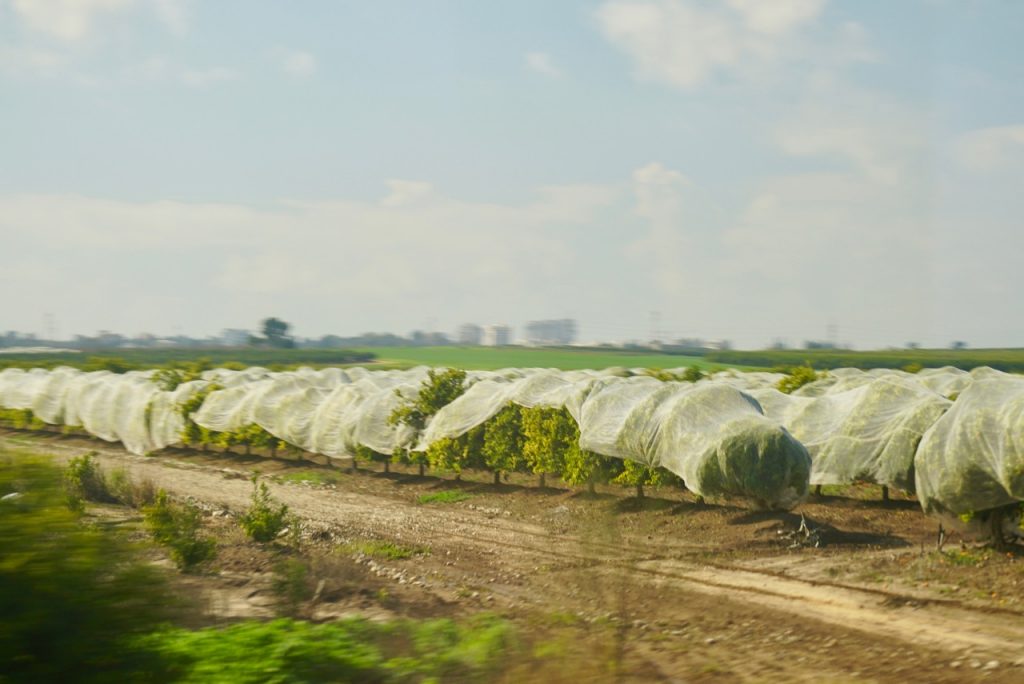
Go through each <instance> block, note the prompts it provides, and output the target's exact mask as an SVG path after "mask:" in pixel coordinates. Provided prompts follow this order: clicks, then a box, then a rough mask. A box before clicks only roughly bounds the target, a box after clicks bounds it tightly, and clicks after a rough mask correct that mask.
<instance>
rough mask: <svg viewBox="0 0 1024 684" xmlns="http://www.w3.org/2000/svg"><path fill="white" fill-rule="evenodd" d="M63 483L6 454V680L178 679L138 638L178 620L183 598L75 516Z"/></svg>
mask: <svg viewBox="0 0 1024 684" xmlns="http://www.w3.org/2000/svg"><path fill="white" fill-rule="evenodd" d="M62 480H63V472H62V469H60V468H58V467H56V466H55V465H54V464H53V463H51V462H50V461H48V460H44V459H42V458H41V457H36V456H31V455H22V454H19V455H18V456H17V458H9V457H8V456H7V455H6V454H4V453H3V452H2V451H0V559H2V560H0V606H2V611H0V663H2V664H0V681H3V682H94V683H97V684H98V683H100V682H106V683H109V682H117V681H122V682H131V681H135V682H167V681H173V680H174V678H173V677H172V676H171V675H170V673H169V672H168V667H167V664H166V663H165V661H164V660H163V658H161V657H159V653H158V651H159V648H158V646H157V645H156V644H151V645H145V646H142V645H140V644H139V643H138V639H139V638H141V637H143V636H144V635H147V634H150V633H152V632H153V631H154V630H156V629H158V628H159V627H160V625H161V623H165V622H166V621H167V620H170V619H173V618H174V617H175V613H176V612H177V606H176V605H175V603H176V599H175V596H174V595H173V594H172V593H171V591H170V590H169V588H168V586H167V584H166V582H165V581H164V579H163V577H162V574H161V573H160V572H159V570H158V569H157V568H154V567H152V566H151V565H149V564H148V563H146V562H145V560H144V559H143V558H140V557H139V556H138V554H137V549H136V547H135V546H134V545H132V544H131V543H130V542H129V541H128V540H127V539H125V538H124V537H123V536H121V535H120V534H117V533H116V532H115V531H114V530H111V529H107V528H98V527H96V526H92V525H83V524H82V523H81V521H80V519H79V518H78V516H76V515H75V514H74V513H72V512H71V511H69V510H68V509H67V506H66V505H65V503H66V501H65V498H66V492H65V491H64V488H63V482H62ZM14 493H17V494H19V497H18V498H16V499H14V498H11V499H8V500H6V501H4V500H2V497H4V496H5V495H8V494H14Z"/></svg>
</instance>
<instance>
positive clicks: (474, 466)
mask: <svg viewBox="0 0 1024 684" xmlns="http://www.w3.org/2000/svg"><path fill="white" fill-rule="evenodd" d="M466 389H467V387H466V372H465V371H462V370H457V369H447V370H431V371H429V372H428V374H427V378H426V379H425V380H424V382H423V386H422V387H421V388H420V392H419V394H418V395H417V396H416V397H412V398H408V399H406V400H405V402H404V403H403V404H402V405H400V406H399V407H398V408H396V409H395V411H394V412H393V413H392V414H391V416H390V418H389V422H390V423H391V424H392V425H406V426H409V427H411V428H413V429H414V430H415V431H416V433H417V435H418V434H419V433H420V432H421V431H422V430H423V429H424V428H425V427H426V424H427V421H428V420H429V419H430V417H431V416H433V415H434V414H436V413H437V412H438V411H440V410H441V409H442V408H444V407H445V406H447V405H448V404H450V403H451V402H452V401H454V400H455V399H457V398H458V397H459V396H461V395H462V393H463V392H465V391H466ZM579 440H580V431H579V426H578V425H577V424H576V421H575V420H574V419H573V418H572V416H571V415H569V412H568V411H567V410H565V409H564V408H557V409H556V408H540V407H537V408H526V407H522V406H518V405H515V404H509V405H508V406H505V407H504V408H503V409H502V410H501V411H499V412H498V413H497V414H496V415H495V416H494V417H492V418H491V419H490V420H488V421H486V422H485V423H483V424H482V425H478V426H476V427H474V428H472V429H471V430H469V431H468V432H466V433H465V434H463V435H461V436H459V437H454V438H445V439H441V440H438V441H436V442H434V443H433V444H431V445H430V446H429V447H427V449H426V450H425V451H413V450H399V451H397V452H396V453H395V454H394V455H392V456H387V455H385V454H378V453H375V452H373V451H371V450H369V449H365V448H364V449H362V450H361V453H360V454H357V457H364V458H368V459H370V460H374V461H381V462H383V463H385V464H387V463H389V462H392V461H396V462H399V463H405V464H409V465H418V466H419V468H420V473H421V474H422V473H423V472H424V470H425V468H427V467H429V468H432V469H434V470H437V471H441V472H450V473H455V475H456V478H458V477H459V476H460V475H461V473H462V471H463V470H486V471H490V472H491V473H493V474H494V482H495V484H498V483H500V482H501V478H502V475H503V474H507V473H512V472H519V473H533V474H535V475H537V476H538V484H539V485H540V486H541V487H544V486H546V484H547V478H548V476H556V477H559V478H561V480H562V481H563V482H565V483H567V484H570V485H578V486H583V485H586V486H587V487H588V489H589V490H590V491H593V489H594V485H596V484H602V483H607V482H614V483H617V484H622V485H626V486H632V487H635V488H636V491H637V496H640V497H642V496H643V495H644V487H645V486H657V485H661V484H669V483H676V484H682V483H681V481H680V480H679V478H678V477H676V476H675V475H674V474H672V473H671V472H669V471H667V470H665V469H664V468H651V467H648V466H646V465H643V464H641V463H637V462H635V461H624V460H622V459H618V458H609V457H606V456H602V455H600V454H596V453H594V452H592V451H587V450H585V449H581V448H580V443H579ZM385 467H387V466H386V465H385Z"/></svg>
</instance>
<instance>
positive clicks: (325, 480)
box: [274, 470, 344, 485]
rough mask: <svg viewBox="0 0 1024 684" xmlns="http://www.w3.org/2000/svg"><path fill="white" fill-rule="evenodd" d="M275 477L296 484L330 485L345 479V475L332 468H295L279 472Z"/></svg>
mask: <svg viewBox="0 0 1024 684" xmlns="http://www.w3.org/2000/svg"><path fill="white" fill-rule="evenodd" d="M274 478H275V479H277V480H278V481H280V482H291V483H294V484H301V483H303V482H308V483H310V484H314V485H329V484H338V483H339V482H341V481H342V480H343V479H344V475H342V473H338V472H334V471H330V470H295V471H289V472H286V473H279V474H277V475H275V476H274Z"/></svg>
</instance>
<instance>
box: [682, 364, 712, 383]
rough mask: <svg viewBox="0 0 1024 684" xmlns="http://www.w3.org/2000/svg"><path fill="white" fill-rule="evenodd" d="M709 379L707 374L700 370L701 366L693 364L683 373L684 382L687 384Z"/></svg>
mask: <svg viewBox="0 0 1024 684" xmlns="http://www.w3.org/2000/svg"><path fill="white" fill-rule="evenodd" d="M706 377H707V374H706V373H705V372H704V371H702V370H701V369H700V366H698V365H697V364H693V365H692V366H690V367H689V368H687V369H686V370H685V371H683V380H684V381H685V382H700V381H701V380H703V379H704V378H706Z"/></svg>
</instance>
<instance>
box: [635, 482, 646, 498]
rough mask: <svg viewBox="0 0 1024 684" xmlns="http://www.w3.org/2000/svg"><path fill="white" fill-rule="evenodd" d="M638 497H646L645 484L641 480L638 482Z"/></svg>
mask: <svg viewBox="0 0 1024 684" xmlns="http://www.w3.org/2000/svg"><path fill="white" fill-rule="evenodd" d="M636 498H638V499H642V498H644V486H643V484H642V483H640V482H637V483H636Z"/></svg>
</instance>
